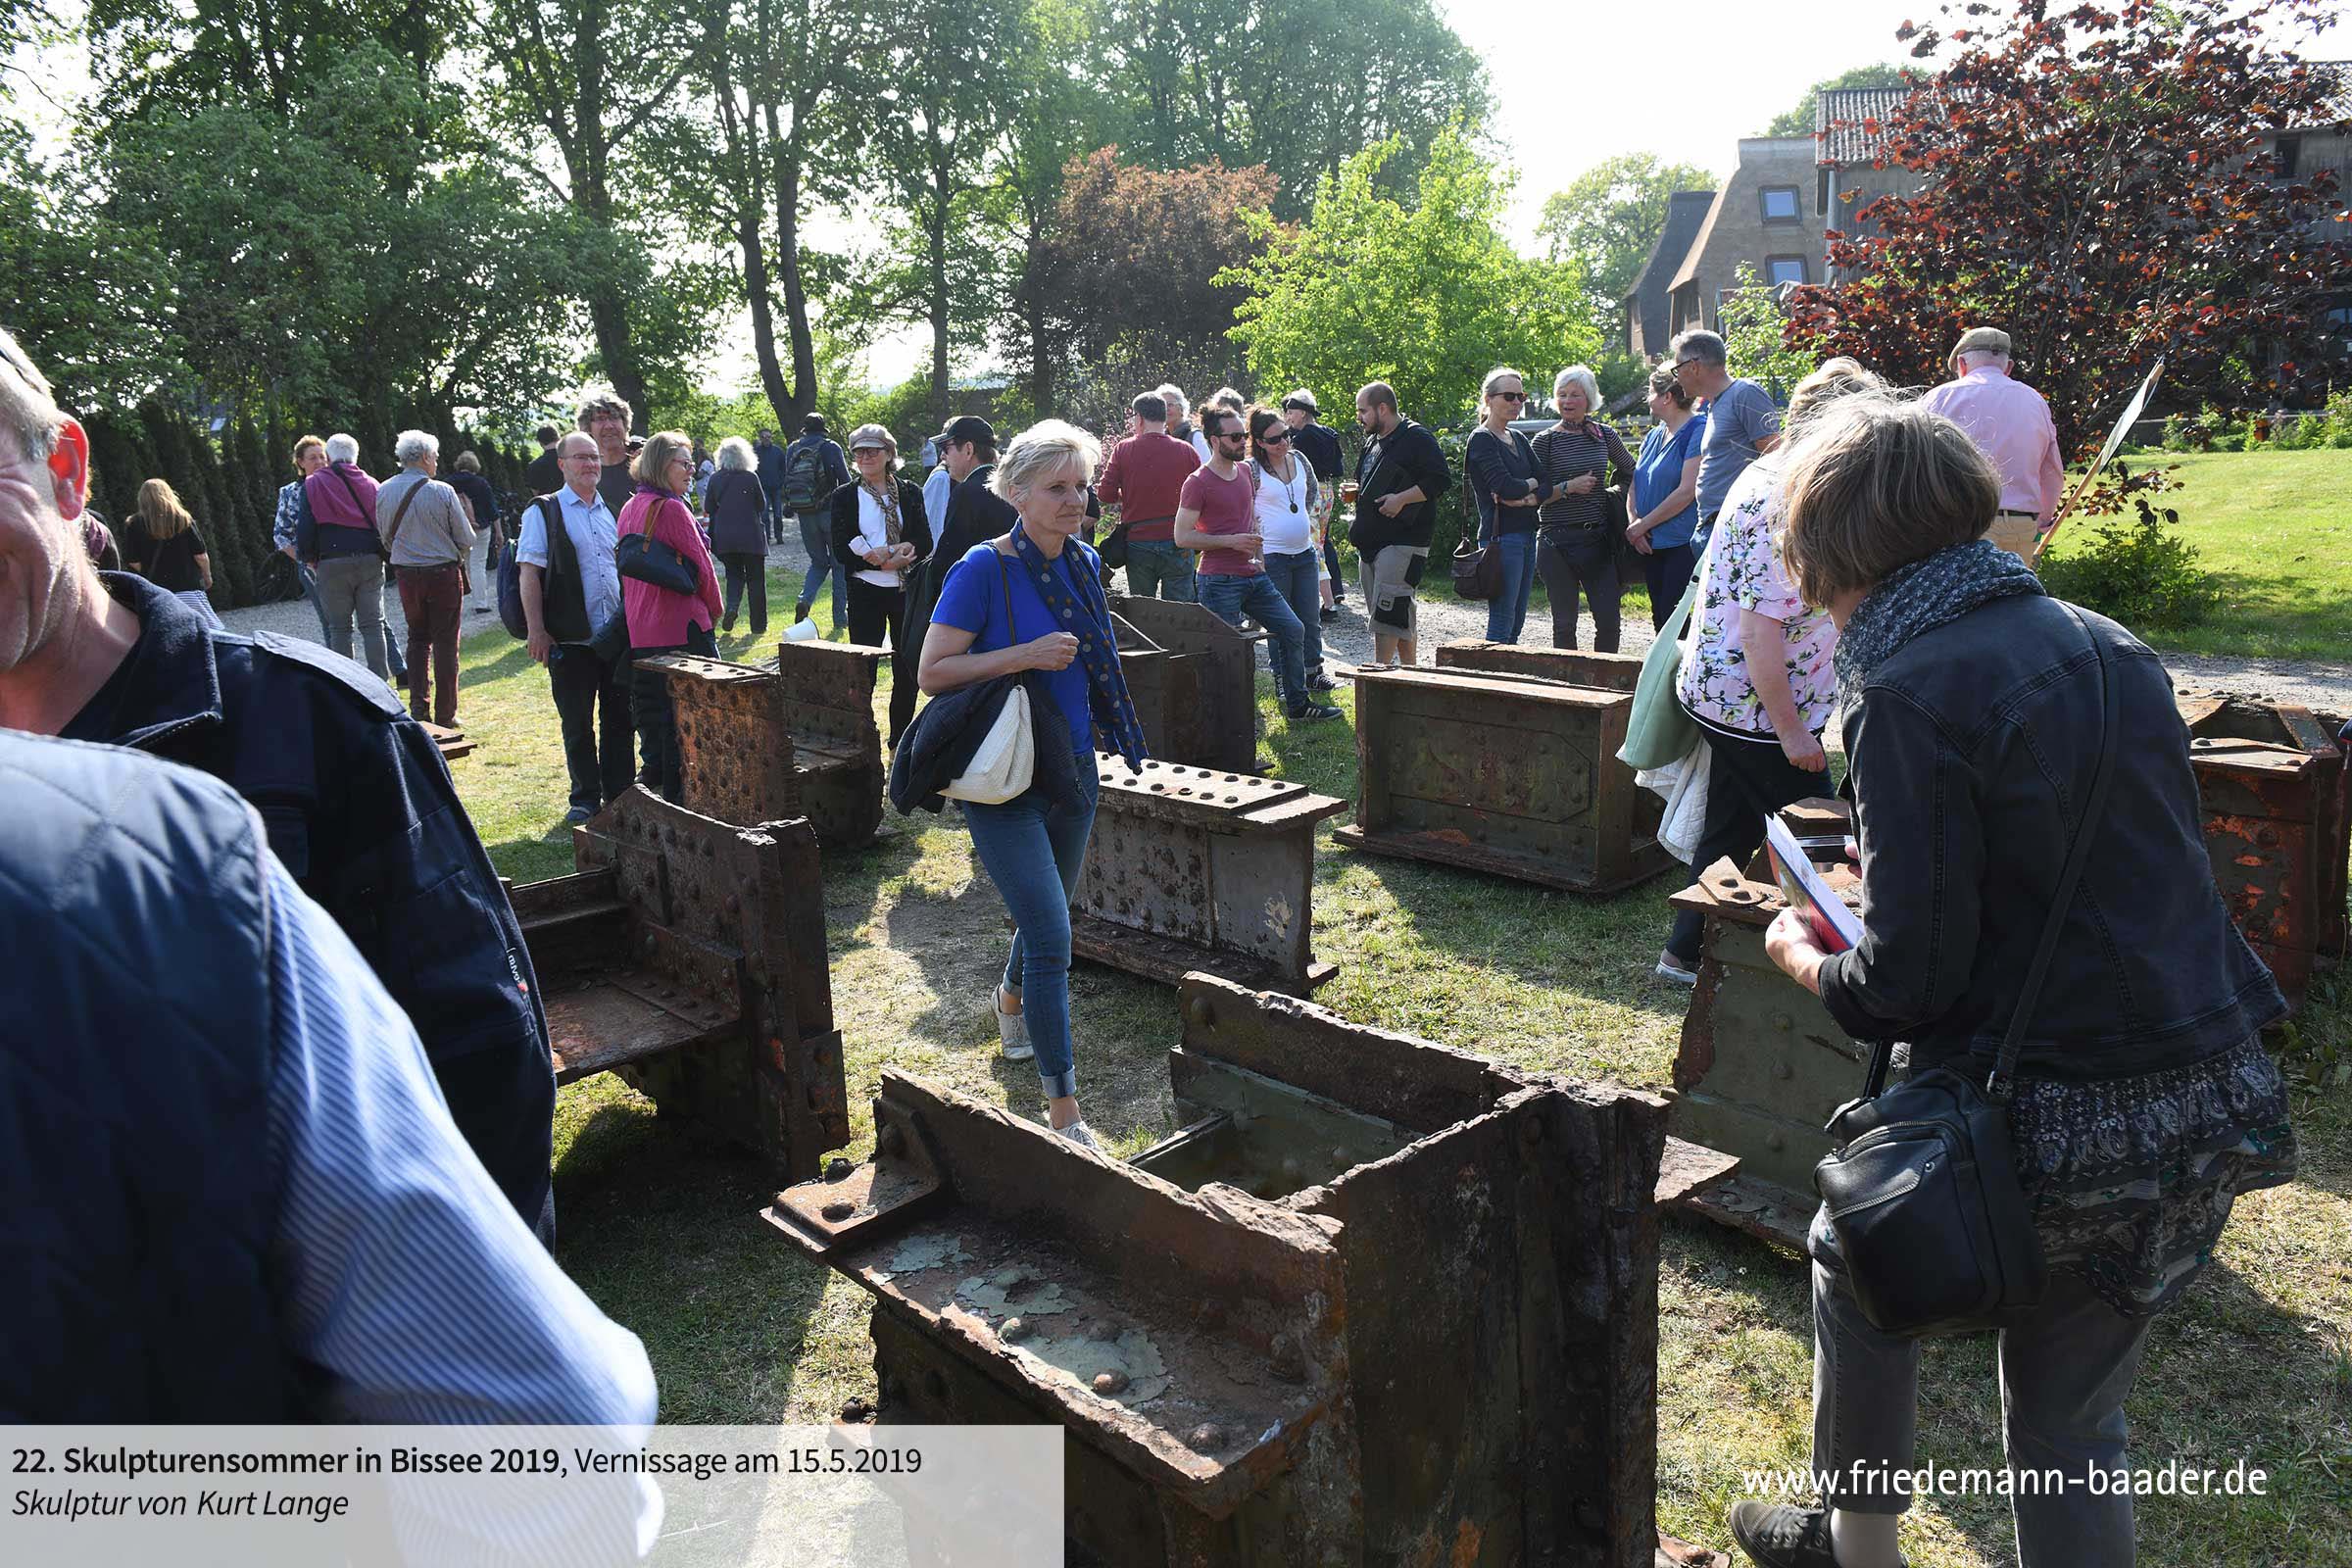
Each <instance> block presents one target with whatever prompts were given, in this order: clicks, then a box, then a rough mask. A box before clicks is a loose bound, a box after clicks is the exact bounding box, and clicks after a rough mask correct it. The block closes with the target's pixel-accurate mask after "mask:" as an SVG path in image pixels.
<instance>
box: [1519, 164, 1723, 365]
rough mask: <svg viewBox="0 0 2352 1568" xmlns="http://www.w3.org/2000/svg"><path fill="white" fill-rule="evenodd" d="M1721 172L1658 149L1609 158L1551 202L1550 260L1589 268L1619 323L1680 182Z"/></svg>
mask: <svg viewBox="0 0 2352 1568" xmlns="http://www.w3.org/2000/svg"><path fill="white" fill-rule="evenodd" d="M1714 188H1715V176H1714V175H1713V174H1710V173H1709V172H1706V171H1705V170H1703V169H1700V168H1698V167H1697V166H1696V165H1694V164H1666V163H1661V162H1659V161H1658V158H1657V155H1656V154H1654V153H1620V154H1618V155H1617V156H1616V157H1614V158H1604V159H1602V160H1601V161H1600V162H1599V163H1597V164H1594V165H1593V167H1592V168H1591V169H1588V170H1586V171H1585V172H1583V173H1581V174H1579V175H1577V176H1576V178H1574V179H1572V180H1570V181H1569V182H1568V188H1567V189H1565V190H1560V191H1554V192H1553V193H1552V194H1551V195H1550V196H1549V197H1547V198H1545V200H1544V216H1543V219H1542V221H1539V222H1538V223H1537V224H1536V237H1537V238H1538V239H1539V240H1541V241H1543V243H1544V257H1545V259H1546V260H1549V261H1553V262H1575V263H1576V264H1577V265H1578V266H1580V267H1582V268H1583V269H1584V273H1585V284H1586V287H1587V288H1588V289H1589V290H1590V291H1591V292H1592V295H1593V307H1594V309H1595V310H1597V311H1599V312H1600V313H1601V319H1600V320H1598V321H1597V322H1596V323H1595V324H1596V325H1599V326H1600V327H1601V328H1602V329H1603V330H1604V331H1614V330H1615V329H1616V328H1617V326H1618V325H1619V324H1620V323H1621V322H1622V321H1623V319H1624V317H1623V312H1624V302H1625V301H1626V299H1627V298H1629V297H1630V296H1631V295H1632V294H1633V292H1634V284H1635V282H1636V281H1637V280H1638V279H1639V278H1640V277H1641V275H1642V267H1643V265H1644V264H1646V263H1647V262H1648V260H1649V253H1650V251H1651V250H1652V249H1653V248H1655V246H1656V245H1657V243H1658V235H1659V234H1660V233H1662V232H1664V230H1665V227H1666V208H1667V203H1668V201H1669V199H1670V198H1671V197H1672V196H1673V195H1674V193H1675V192H1676V191H1678V190H1713V189H1714Z"/></svg>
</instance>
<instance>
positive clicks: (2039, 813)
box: [1821, 594, 2286, 1080]
mask: <svg viewBox="0 0 2352 1568" xmlns="http://www.w3.org/2000/svg"><path fill="white" fill-rule="evenodd" d="M2082 617H2083V620H2084V621H2086V622H2087V623H2088V625H2089V626H2090V628H2091V631H2092V633H2093V634H2094V635H2096V636H2098V637H2100V638H2102V639H2103V640H2104V642H2105V645H2106V648H2107V653H2108V659H2109V661H2110V664H2111V667H2112V669H2113V674H2114V682H2115V718H2116V722H2117V723H2118V724H2119V725H2120V726H2121V727H2120V729H2119V731H2118V739H2117V752H2116V760H2115V771H2114V777H2113V779H2112V781H2111V783H2110V784H2109V795H2108V800H2107V806H2106V809H2105V811H2104V812H2103V813H2102V815H2101V817H2100V819H2099V820H2098V821H2096V822H2093V823H2091V824H2090V825H2089V831H2090V832H2091V833H2092V834H2093V837H2092V839H2091V843H2090V852H2089V859H2088V860H2087V862H2086V863H2085V865H2084V867H2083V870H2082V884H2081V887H2080V888H2079V889H2078V890H2077V893H2076V895H2075V902H2074V907H2073V908H2072V910H2071V911H2070V912H2069V914H2068V916H2067V918H2066V922H2065V925H2064V926H2063V928H2062V929H2061V931H2060V934H2059V939H2058V946H2057V951H2056V954H2055V956H2053V958H2052V959H2051V963H2050V968H2049V973H2048V975H2047V977H2046V979H2045V981H2044V983H2043V986H2042V990H2041V996H2040V1000H2039V1003H2038V1004H2037V1005H2036V1006H2035V1007H2034V1017H2033V1020H2032V1022H2031V1023H2030V1024H2029V1026H2028V1028H2027V1030H2026V1033H2025V1036H2024V1047H2023V1052H2022V1054H2021V1057H2020V1069H2019V1070H2020V1072H2021V1073H2022V1074H2024V1075H2027V1076H2033V1077H2043V1078H2061V1079H2075V1080H2084V1079H2103V1078H2116V1077H2125V1076H2130V1075H2132V1074H2137V1073H2144V1072H2155V1071H2159V1070H2162V1069H2165V1068H2170V1067H2179V1066H2183V1065H2186V1064H2188V1063H2190V1062H2194V1061H2198V1060H2201V1059H2202V1058H2204V1057H2206V1056H2209V1055H2211V1054H2215V1053H2217V1052H2222V1051H2227V1050H2229V1048H2231V1047H2232V1046H2235V1045H2237V1044H2239V1043H2240V1042H2242V1041H2244V1040H2246V1039H2248V1038H2250V1037H2251V1036H2252V1035H2253V1034H2254V1033H2255V1032H2256V1031H2257V1030H2259V1029H2260V1028H2261V1027H2262V1026H2263V1025H2264V1024H2267V1023H2269V1022H2271V1021H2272V1020H2273V1019H2276V1018H2278V1017H2279V1016H2280V1015H2281V1014H2283V1013H2284V1012H2285V1010H2286V1004H2285V1001H2284V999H2282V998H2281V997H2280V996H2279V994H2278V986H2277V985H2276V984H2275V983H2274V982H2273V981H2272V979H2271V974H2270V971H2269V970H2268V969H2266V968H2265V967H2264V966H2263V964H2262V960H2261V959H2259V958H2257V957H2256V956H2254V953H2253V950H2252V949H2250V948H2248V947H2247V946H2246V942H2245V939H2244V938H2243V937H2242V936H2240V935H2239V933H2238V930H2237V926H2236V924H2235V923H2234V922H2233V921H2232V920H2231V919H2230V917H2229V910H2228V909H2227V907H2225V906H2224V905H2223V903H2222V896H2221V893H2220V890H2219V889H2218V888H2217V887H2216V886H2215V883H2214V876H2213V867H2212V862H2211V861H2210V860H2209V859H2208V858H2207V857H2206V850H2205V840H2204V827H2203V812H2202V810H2201V809H2200V808H2199V806H2198V802H2197V784H2196V779H2195V777H2194V776H2193V774H2192V773H2191V772H2190V770H2189V736H2188V729H2187V726H2186V725H2185V724H2184V723H2183V722H2182V721H2181V718H2180V712H2179V711H2178V710H2177V709H2176V708H2175V707H2174V705H2173V684H2172V680H2171V678H2170V677H2169V676H2168V675H2167V674H2166V672H2165V669H2164V666H2163V665H2162V664H2160V663H2159V662H2157V659H2156V656H2155V655H2154V654H2153V653H2151V652H2149V650H2148V649H2147V648H2146V647H2145V646H2144V645H2142V644H2141V643H2140V642H2139V641H2138V640H2137V639H2136V638H2134V637H2133V636H2131V633H2129V632H2127V631H2125V630H2124V629H2123V628H2122V627H2121V626H2118V625H2117V624H2115V623H2114V622H2113V621H2111V620H2108V619H2106V618H2104V617H2103V616H2099V615H2095V614H2092V613H2089V612H2087V611H2085V612H2082ZM2102 722H2103V718H2102V712H2101V707H2100V694H2099V663H2098V659H2097V656H2096V654H2095V653H2094V651H2093V650H2092V648H2091V646H2090V644H2089V643H2088V642H2087V641H2085V640H2084V638H2083V635H2082V630H2081V628H2080V627H2078V625H2077V624H2076V622H2075V619H2074V617H2073V616H2072V615H2070V614H2069V613H2067V607H2066V606H2065V605H2063V604H2062V603H2060V602H2059V601H2057V600H2055V599H2050V598H2046V597H2044V596H2041V595H2038V594H2033V595H2020V596H2016V597H2011V598H2005V599H1998V600H1994V601H1992V602H1990V603H1987V604H1985V605H1982V606H1980V607H1979V608H1977V609H1976V610H1973V611H1971V612H1969V613H1966V614H1963V615H1961V616H1959V617H1958V618H1957V619H1954V620H1952V621H1949V622H1947V623H1946V624H1944V625H1941V626H1937V627H1936V628H1934V629H1932V630H1929V631H1925V632H1922V633H1921V634H1920V635H1918V636H1917V637H1915V638H1913V639H1912V640H1911V641H1910V642H1908V643H1905V644H1904V645H1903V646H1901V647H1900V648H1898V649H1896V650H1895V651H1894V652H1893V653H1892V654H1890V655H1888V656H1887V659H1886V660H1885V662H1883V663H1881V664H1880V665H1879V666H1878V668H1877V669H1875V670H1873V671H1872V672H1871V674H1870V675H1869V677H1868V679H1867V681H1866V683H1865V685H1864V687H1863V693H1862V699H1861V702H1860V704H1859V707H1858V709H1857V710H1856V711H1849V712H1848V713H1847V714H1846V716H1845V745H1846V754H1847V759H1848V762H1849V768H1850V773H1851V785H1852V792H1853V796H1854V814H1855V821H1856V824H1857V831H1858V834H1859V837H1860V840H1861V845H1862V896H1863V906H1862V924H1863V933H1864V934H1863V940H1862V943H1861V945H1860V946H1859V947H1857V948H1855V949H1854V950H1852V951H1851V952H1848V953H1842V954H1838V955H1836V956H1833V957H1831V958H1830V959H1829V960H1828V961H1827V962H1825V963H1824V964H1823V965H1822V969H1821V982H1822V987H1821V990H1822V1001H1823V1002H1824V1003H1825V1004H1826V1005H1828V1007H1829V1010H1830V1013H1831V1016H1832V1017H1834V1018H1835V1019H1837V1021H1838V1025H1839V1026H1840V1027H1842V1028H1843V1029H1844V1030H1845V1031H1846V1032H1847V1033H1848V1034H1850V1035H1852V1036H1854V1037H1855V1038H1856V1039H1858V1040H1865V1041H1877V1040H1889V1039H1891V1040H1905V1041H1909V1042H1910V1043H1911V1059H1912V1063H1913V1065H1914V1067H1915V1068H1925V1067H1929V1066H1933V1065H1936V1064H1937V1063H1939V1062H1946V1061H1951V1060H1952V1059H1953V1058H1955V1057H1958V1056H1961V1055H1966V1054H1974V1055H1975V1056H1976V1057H1977V1060H1978V1065H1979V1066H1985V1065H1988V1064H1989V1063H1990V1061H1991V1060H1992V1057H1993V1054H1994V1053H1995V1051H1996V1050H1997V1048H1998V1047H1999V1045H2000V1042H2001V1038H2002V1036H2003V1034H2004V1032H2005V1031H2006V1030H2007V1028H2008V1025H2009V1019H2010V1015H2011V1013H2012V1012H2014V1011H2015V1010H2016V1005H2017V1001H2018V997H2019V993H2020V991H2021V990H2022V989H2023V985H2024V980H2025V974H2026V971H2027V969H2028V968H2029V967H2030V966H2031V964H2032V962H2033V958H2034V950H2035V948H2036V947H2037V946H2038V944H2039V942H2040V939H2041V933H2042V925H2043V922H2044V921H2045V920H2046V919H2047V917H2048V908H2049V902H2050V899H2051V896H2052V894H2053V893H2054V892H2055V889H2056V884H2057V881H2058V873H2059V869H2060V867H2061V866H2062V865H2063V864H2064V863H2065V860H2066V855H2067V849H2068V846H2069V843H2070V842H2071V837H2072V835H2073V834H2074V832H2075V831H2076V830H2077V828H2078V826H2080V825H2081V824H2080V823H2079V820H2078V817H2079V813H2080V812H2081V810H2082V803H2083V798H2084V796H2085V795H2086V794H2087V793H2088V791H2089V788H2090V780H2091V775H2092V772H2093V770H2094V769H2095V767H2096V765H2097V762H2098V755H2099V738H2100V725H2101V723H2102Z"/></svg>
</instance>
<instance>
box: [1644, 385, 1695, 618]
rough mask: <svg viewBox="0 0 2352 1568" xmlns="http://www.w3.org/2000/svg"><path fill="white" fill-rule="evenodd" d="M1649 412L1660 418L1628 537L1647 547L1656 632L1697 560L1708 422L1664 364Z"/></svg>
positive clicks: (1647, 440) (1648, 444) (1652, 431)
mask: <svg viewBox="0 0 2352 1568" xmlns="http://www.w3.org/2000/svg"><path fill="white" fill-rule="evenodd" d="M1649 412H1650V414H1651V415H1652V416H1653V417H1655V418H1656V419H1657V421H1658V422H1657V423H1656V424H1653V425H1651V426H1650V427H1649V434H1647V435H1645V436H1643V437H1642V455H1641V456H1640V457H1638V458H1636V459H1635V460H1634V506H1633V513H1634V515H1633V518H1632V520H1631V521H1629V522H1628V523H1627V524H1626V528H1625V536H1626V538H1627V539H1629V540H1631V541H1632V542H1633V546H1634V548H1635V549H1636V550H1639V551H1641V552H1642V574H1643V575H1644V576H1646V577H1647V578H1648V579H1649V628H1650V630H1652V631H1656V630H1657V629H1659V628H1660V627H1662V626H1664V625H1665V624H1666V617H1667V616H1668V615H1671V614H1673V613H1674V607H1675V606H1677V605H1679V604H1681V603H1682V602H1683V590H1684V589H1686V588H1688V587H1689V586H1690V584H1691V568H1692V567H1694V566H1696V565H1697V564H1698V556H1697V553H1696V552H1695V551H1693V550H1692V549H1691V534H1692V533H1693V532H1694V531H1696V529H1697V527H1698V444H1699V439H1700V438H1701V437H1702V436H1704V435H1705V434H1706V433H1707V421H1706V420H1704V419H1700V418H1694V417H1692V416H1691V394H1690V393H1688V392H1686V391H1684V390H1683V388H1682V383H1680V382H1678V381H1677V380H1675V378H1674V372H1673V371H1672V370H1669V369H1665V368H1659V369H1655V370H1652V371H1650V372H1649Z"/></svg>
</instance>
